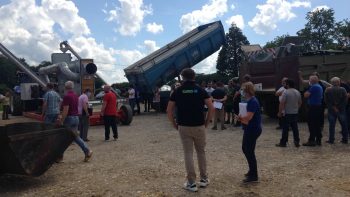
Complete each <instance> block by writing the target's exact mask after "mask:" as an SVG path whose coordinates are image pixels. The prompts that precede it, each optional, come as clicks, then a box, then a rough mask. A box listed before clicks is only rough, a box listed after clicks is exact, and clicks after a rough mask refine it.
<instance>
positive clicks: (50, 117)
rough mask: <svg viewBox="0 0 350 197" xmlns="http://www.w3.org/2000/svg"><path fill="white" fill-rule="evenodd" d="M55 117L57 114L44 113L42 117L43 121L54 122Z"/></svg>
mask: <svg viewBox="0 0 350 197" xmlns="http://www.w3.org/2000/svg"><path fill="white" fill-rule="evenodd" d="M57 118H58V114H46V115H45V118H44V123H46V124H55V122H56V120H57Z"/></svg>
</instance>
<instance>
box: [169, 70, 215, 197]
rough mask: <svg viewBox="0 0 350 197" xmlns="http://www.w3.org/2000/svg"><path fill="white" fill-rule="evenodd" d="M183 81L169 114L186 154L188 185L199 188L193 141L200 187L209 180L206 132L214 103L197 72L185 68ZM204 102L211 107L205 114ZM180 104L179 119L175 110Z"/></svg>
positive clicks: (188, 188) (194, 190) (182, 74)
mask: <svg viewBox="0 0 350 197" xmlns="http://www.w3.org/2000/svg"><path fill="white" fill-rule="evenodd" d="M181 76H182V78H183V80H184V83H183V84H182V85H181V86H180V87H178V88H177V89H176V90H174V92H173V93H172V94H171V96H170V101H169V103H168V108H167V115H168V119H169V120H170V122H171V123H172V125H173V127H174V128H175V129H177V130H178V131H179V134H180V137H181V141H182V145H183V149H184V156H185V165H186V171H187V183H185V189H187V190H189V191H192V192H196V191H198V188H197V185H196V172H195V169H194V163H193V145H194V146H195V149H196V152H197V158H198V166H199V171H200V178H201V179H200V182H199V185H200V186H201V187H206V186H207V185H208V184H209V181H208V175H207V164H206V156H205V145H206V133H205V128H206V127H207V126H208V124H209V122H210V120H211V118H212V114H213V111H214V107H213V104H212V100H211V98H210V97H209V95H208V93H207V92H206V91H205V90H204V89H202V88H201V87H199V86H197V85H196V84H195V81H194V78H195V72H194V71H193V70H192V69H190V68H186V69H184V70H183V71H182V72H181ZM204 105H206V106H207V107H208V114H207V117H204V115H203V112H204ZM175 106H176V107H177V114H176V122H175V119H174V115H173V111H174V109H175Z"/></svg>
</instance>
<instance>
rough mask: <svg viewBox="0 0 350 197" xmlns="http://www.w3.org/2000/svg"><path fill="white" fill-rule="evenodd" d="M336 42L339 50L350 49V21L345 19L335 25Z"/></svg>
mask: <svg viewBox="0 0 350 197" xmlns="http://www.w3.org/2000/svg"><path fill="white" fill-rule="evenodd" d="M335 40H336V41H337V48H339V49H344V48H350V20H349V19H344V20H343V21H340V22H337V23H336V24H335Z"/></svg>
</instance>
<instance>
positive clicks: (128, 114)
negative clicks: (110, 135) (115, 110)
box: [119, 105, 133, 125]
mask: <svg viewBox="0 0 350 197" xmlns="http://www.w3.org/2000/svg"><path fill="white" fill-rule="evenodd" d="M119 110H121V111H122V112H123V117H121V119H120V120H119V121H120V122H121V123H122V124H123V125H129V124H130V123H131V122H132V118H133V115H132V109H131V107H130V105H122V106H121V107H120V109H119Z"/></svg>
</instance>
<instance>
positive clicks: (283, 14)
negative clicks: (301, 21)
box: [248, 0, 311, 35]
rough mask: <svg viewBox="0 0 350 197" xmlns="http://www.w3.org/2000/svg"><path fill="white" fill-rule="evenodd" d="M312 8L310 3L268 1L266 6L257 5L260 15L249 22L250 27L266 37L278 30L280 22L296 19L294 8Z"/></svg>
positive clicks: (284, 0)
mask: <svg viewBox="0 0 350 197" xmlns="http://www.w3.org/2000/svg"><path fill="white" fill-rule="evenodd" d="M298 7H307V8H309V7H311V3H310V2H309V1H298V0H297V1H292V2H289V1H286V0H267V1H266V3H265V4H262V5H257V6H256V8H257V9H258V10H259V13H257V14H256V15H255V17H254V18H253V19H252V20H251V21H249V22H248V24H249V26H250V27H252V28H253V29H254V31H255V32H256V33H257V34H261V35H265V34H268V33H269V32H271V31H273V30H274V29H276V28H277V23H278V22H280V21H289V20H291V19H292V18H295V17H296V15H295V13H293V11H292V9H293V8H298Z"/></svg>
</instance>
